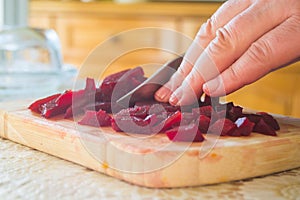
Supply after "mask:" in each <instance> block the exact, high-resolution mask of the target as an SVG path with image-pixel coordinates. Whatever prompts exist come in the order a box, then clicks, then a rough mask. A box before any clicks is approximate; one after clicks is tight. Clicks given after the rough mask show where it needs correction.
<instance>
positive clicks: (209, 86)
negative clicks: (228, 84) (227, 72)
mask: <svg viewBox="0 0 300 200" xmlns="http://www.w3.org/2000/svg"><path fill="white" fill-rule="evenodd" d="M219 85H220V79H219V78H218V77H217V78H214V79H213V80H210V81H208V82H206V83H205V84H204V85H203V91H204V92H205V93H206V94H208V95H210V94H213V93H214V92H216V91H217V89H218V87H219Z"/></svg>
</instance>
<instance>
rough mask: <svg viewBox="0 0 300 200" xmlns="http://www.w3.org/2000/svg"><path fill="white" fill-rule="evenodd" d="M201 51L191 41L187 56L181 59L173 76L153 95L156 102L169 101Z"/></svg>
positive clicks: (195, 43) (196, 44)
mask: <svg viewBox="0 0 300 200" xmlns="http://www.w3.org/2000/svg"><path fill="white" fill-rule="evenodd" d="M202 51H203V50H202V48H201V47H200V46H199V45H198V43H197V42H195V41H193V43H192V44H191V46H190V47H189V48H188V50H187V52H186V54H185V55H187V56H184V58H183V61H182V63H181V66H180V67H179V68H178V70H177V71H176V72H175V73H174V74H173V76H172V77H171V78H170V80H169V81H168V82H167V83H166V84H165V85H163V86H162V87H161V88H160V89H159V90H158V91H157V92H156V93H155V95H154V98H155V99H156V100H157V101H161V102H168V101H169V98H170V95H171V94H172V92H173V91H175V90H176V89H177V88H178V87H179V86H180V85H181V83H182V81H183V79H184V78H185V77H186V76H187V75H188V74H189V73H190V70H191V68H192V67H193V65H192V63H194V62H195V60H197V58H198V56H199V55H200V53H201V52H202ZM182 66H184V67H182Z"/></svg>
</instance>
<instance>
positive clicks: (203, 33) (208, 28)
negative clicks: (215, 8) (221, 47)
mask: <svg viewBox="0 0 300 200" xmlns="http://www.w3.org/2000/svg"><path fill="white" fill-rule="evenodd" d="M214 21H215V20H214V17H211V18H210V19H208V20H207V21H206V22H205V23H204V24H202V25H201V27H200V29H199V31H198V33H197V35H196V39H197V40H198V41H210V40H212V39H213V38H214V37H215V31H214V30H215V28H214V27H215V22H214Z"/></svg>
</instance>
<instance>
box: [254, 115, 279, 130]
mask: <svg viewBox="0 0 300 200" xmlns="http://www.w3.org/2000/svg"><path fill="white" fill-rule="evenodd" d="M257 114H259V115H260V116H262V118H263V120H264V121H265V122H266V124H268V125H269V126H271V127H272V128H273V129H274V130H276V131H278V130H280V127H279V124H278V122H277V121H276V119H274V117H273V116H272V115H270V114H268V113H266V112H258V113H257Z"/></svg>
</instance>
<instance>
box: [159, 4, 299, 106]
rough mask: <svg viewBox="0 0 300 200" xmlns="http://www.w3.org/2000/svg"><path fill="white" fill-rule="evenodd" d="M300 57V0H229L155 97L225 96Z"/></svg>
mask: <svg viewBox="0 0 300 200" xmlns="http://www.w3.org/2000/svg"><path fill="white" fill-rule="evenodd" d="M299 58H300V1H299V0H229V1H227V2H226V3H224V4H223V5H222V6H221V7H220V8H219V9H218V10H217V12H216V13H215V14H213V15H212V17H211V18H210V19H209V20H208V21H207V22H206V23H204V24H203V25H202V26H201V28H200V30H199V32H198V33H197V35H196V37H195V39H194V41H193V43H192V44H191V46H190V47H189V49H188V50H187V52H186V54H185V57H184V59H183V61H182V63H181V65H180V67H179V69H178V70H177V71H176V72H175V74H174V75H173V76H172V77H171V79H170V80H169V81H168V82H167V83H166V84H165V85H164V86H162V87H161V88H160V89H159V90H158V91H157V92H156V93H155V99H156V100H158V101H162V102H168V101H169V102H170V103H171V104H172V105H186V104H191V103H193V101H195V98H192V97H193V96H194V97H197V99H199V97H200V96H201V95H202V94H203V92H204V93H206V94H208V95H210V96H222V95H225V94H229V93H231V92H233V91H236V90H237V89H239V88H241V87H243V86H245V85H247V84H250V83H252V82H254V81H256V80H258V79H259V78H261V77H262V76H264V75H266V74H267V73H269V72H270V71H273V70H275V69H277V68H279V67H282V66H285V65H287V64H288V63H291V62H292V61H297V60H299Z"/></svg>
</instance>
